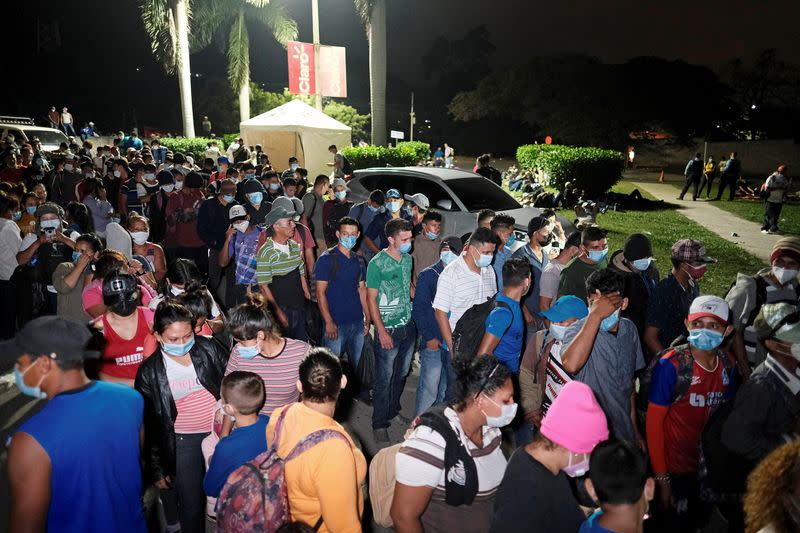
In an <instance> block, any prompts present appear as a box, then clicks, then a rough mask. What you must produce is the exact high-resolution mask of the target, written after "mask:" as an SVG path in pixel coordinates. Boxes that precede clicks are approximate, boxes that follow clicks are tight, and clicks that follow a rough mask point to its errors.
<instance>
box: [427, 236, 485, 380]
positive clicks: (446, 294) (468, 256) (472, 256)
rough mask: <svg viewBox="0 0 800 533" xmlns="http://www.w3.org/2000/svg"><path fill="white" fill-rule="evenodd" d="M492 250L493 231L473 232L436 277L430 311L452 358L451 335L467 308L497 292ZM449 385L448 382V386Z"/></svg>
mask: <svg viewBox="0 0 800 533" xmlns="http://www.w3.org/2000/svg"><path fill="white" fill-rule="evenodd" d="M495 247H496V244H495V239H494V234H493V233H492V230H490V229H487V228H478V229H476V230H475V231H473V232H472V235H470V238H469V243H468V244H467V245H466V246H465V248H464V253H462V254H461V256H460V257H459V258H458V259H456V260H455V261H453V262H452V263H451V264H449V265H447V267H446V268H445V269H444V270H443V271H442V274H441V275H440V276H439V282H438V284H437V286H436V297H435V298H434V300H433V309H434V310H435V313H436V323H437V324H438V325H439V331H440V333H441V334H442V339H443V340H444V344H445V347H446V349H447V351H448V352H449V353H450V356H451V357H456V356H457V355H459V354H455V353H454V352H453V331H455V329H456V324H457V323H458V320H459V319H460V318H461V317H462V315H463V314H464V313H466V312H467V310H468V309H469V308H470V307H472V306H473V305H476V304H480V303H483V302H485V301H486V300H488V299H489V298H491V297H492V296H494V295H495V293H496V292H497V281H496V280H495V277H494V270H492V257H493V256H494V250H495ZM450 382H451V380H448V386H449V385H450ZM452 383H455V381H452Z"/></svg>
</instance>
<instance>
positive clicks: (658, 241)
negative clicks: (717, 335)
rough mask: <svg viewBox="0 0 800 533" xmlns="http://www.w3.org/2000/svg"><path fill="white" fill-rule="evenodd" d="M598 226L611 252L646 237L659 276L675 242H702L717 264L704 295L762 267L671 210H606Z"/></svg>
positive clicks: (620, 188) (621, 186)
mask: <svg viewBox="0 0 800 533" xmlns="http://www.w3.org/2000/svg"><path fill="white" fill-rule="evenodd" d="M633 189H634V187H633V185H632V184H630V183H626V182H620V183H618V184H617V185H616V186H615V187H614V188H613V189H612V190H613V191H616V192H620V193H629V192H631V191H632V190H633ZM642 195H643V196H644V197H645V198H647V199H649V200H655V198H654V197H653V196H651V195H649V194H648V193H646V192H644V191H642ZM559 214H560V215H562V216H563V217H564V218H567V219H569V220H574V219H575V213H574V212H573V211H569V210H561V211H560V213H559ZM597 223H598V224H599V225H600V226H601V227H603V228H605V229H606V230H608V241H609V250H610V252H613V251H614V250H620V249H622V245H623V243H624V242H625V238H626V237H627V236H628V235H630V234H632V233H644V234H646V235H648V236H649V237H650V239H651V240H652V241H653V251H654V252H655V258H656V266H657V267H658V270H659V271H660V272H661V276H662V277H664V276H666V275H667V274H668V273H669V271H670V270H671V269H672V264H671V263H670V260H669V259H670V250H671V248H672V245H673V243H675V241H678V240H680V239H686V238H692V239H696V240H699V241H700V242H702V243H703V244H704V245H705V247H706V250H707V252H708V254H709V255H711V256H712V257H715V258H716V259H717V260H718V261H719V262H718V263H717V264H714V265H710V266H709V269H708V273H707V274H706V275H705V277H703V280H702V281H701V282H700V284H701V289H702V292H703V294H716V295H719V296H724V295H725V293H726V292H728V288H729V287H730V286H731V283H733V282H734V280H735V279H736V273H737V272H747V273H755V272H756V271H758V270H759V269H761V268H763V267H764V266H765V265H764V264H763V263H762V262H761V261H760V260H759V259H758V258H756V257H755V256H753V255H751V254H749V253H747V252H746V251H744V250H743V249H742V248H740V247H738V246H737V245H735V244H733V243H731V242H728V241H726V240H725V239H723V238H722V237H720V236H718V235H717V234H716V233H714V232H712V231H709V230H707V229H705V228H704V227H702V226H700V225H698V224H696V223H695V222H693V221H691V220H689V219H688V218H686V217H685V216H683V215H681V214H680V213H679V212H678V211H677V210H676V209H674V208H670V207H664V208H659V207H656V208H654V209H652V210H649V211H627V212H624V213H623V212H614V211H609V212H606V213H604V214H599V215H597ZM610 255H611V254H610V253H609V256H610Z"/></svg>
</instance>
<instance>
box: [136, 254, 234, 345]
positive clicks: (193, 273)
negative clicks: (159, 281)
mask: <svg viewBox="0 0 800 533" xmlns="http://www.w3.org/2000/svg"><path fill="white" fill-rule="evenodd" d="M201 285H202V282H201V280H200V270H199V269H198V268H197V265H195V264H194V262H192V261H191V260H189V259H176V260H175V261H173V262H172V263H170V265H169V269H168V270H167V275H166V278H165V279H164V285H163V286H162V288H161V294H159V295H158V296H156V297H155V298H153V299H152V300H151V301H150V309H153V310H155V308H156V307H158V304H160V303H161V302H163V301H164V300H165V299H168V298H174V297H176V296H180V295H181V294H183V293H185V292H187V291H190V290H192V289H193V288H194V287H199V286H201ZM205 293H206V294H207V295H208V297H209V299H210V300H211V312H210V313H209V314H208V326H209V327H210V328H211V330H212V331H214V332H216V333H219V332H220V331H222V329H223V328H224V326H225V322H224V317H223V315H222V312H221V311H220V309H219V306H218V305H217V303H216V302H215V301H214V297H213V296H212V295H211V292H210V291H209V290H208V289H205Z"/></svg>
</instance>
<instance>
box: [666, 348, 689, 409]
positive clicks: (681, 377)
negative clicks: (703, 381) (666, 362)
mask: <svg viewBox="0 0 800 533" xmlns="http://www.w3.org/2000/svg"><path fill="white" fill-rule="evenodd" d="M688 348H689V345H688V344H681V345H678V346H675V353H673V354H672V355H670V356H669V358H670V359H671V358H673V357H677V358H678V379H677V381H676V382H675V388H674V389H673V391H672V403H673V404H674V403H675V402H677V401H678V400H679V399H681V398H682V397H683V396H684V395H685V394H686V393H687V392H689V387H690V386H691V385H692V373H693V372H694V357H692V354H691V352H690V351H689V349H688Z"/></svg>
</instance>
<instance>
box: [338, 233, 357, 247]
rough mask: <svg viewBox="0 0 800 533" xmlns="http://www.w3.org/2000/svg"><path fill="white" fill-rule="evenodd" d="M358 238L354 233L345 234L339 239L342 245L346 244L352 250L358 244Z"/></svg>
mask: <svg viewBox="0 0 800 533" xmlns="http://www.w3.org/2000/svg"><path fill="white" fill-rule="evenodd" d="M357 240H358V237H355V236H353V235H345V236H344V237H341V238H340V239H339V244H341V245H342V246H344V247H345V248H347V249H348V250H352V249H353V247H354V246H355V245H356V241H357Z"/></svg>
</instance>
